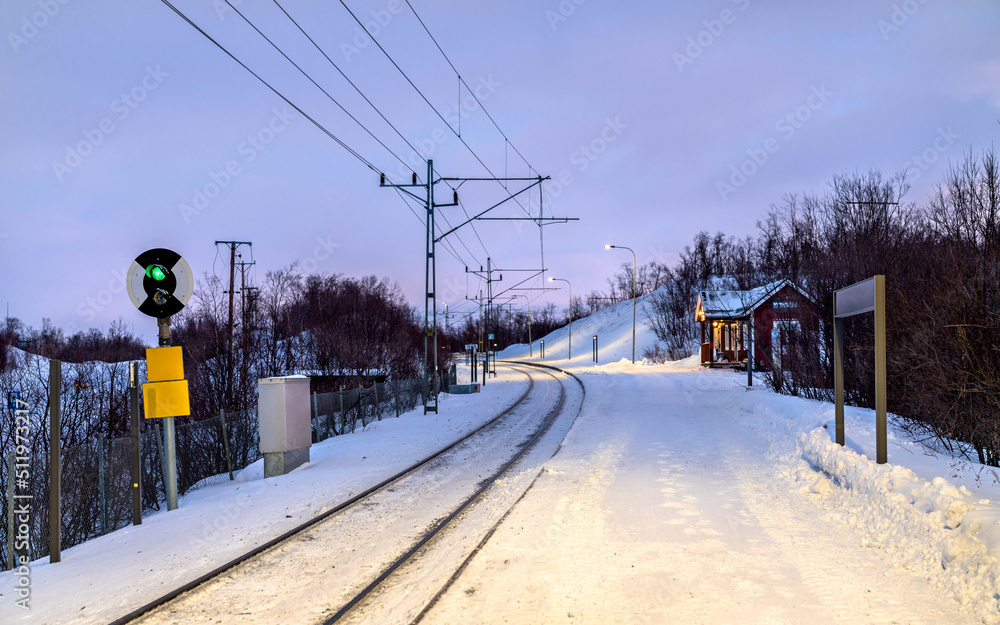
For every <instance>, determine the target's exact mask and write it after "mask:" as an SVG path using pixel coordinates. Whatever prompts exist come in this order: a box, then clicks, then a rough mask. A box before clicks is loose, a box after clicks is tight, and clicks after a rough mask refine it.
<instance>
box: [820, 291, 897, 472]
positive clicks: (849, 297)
mask: <svg viewBox="0 0 1000 625" xmlns="http://www.w3.org/2000/svg"><path fill="white" fill-rule="evenodd" d="M867 312H874V313H875V447H876V451H875V455H876V460H875V462H877V463H878V464H885V463H886V462H888V461H889V459H888V456H889V454H888V444H887V438H888V432H887V429H888V428H887V426H886V409H887V404H886V355H885V276H884V275H878V276H874V277H872V278H869V279H867V280H863V281H861V282H858V283H856V284H852V285H851V286H848V287H845V288H843V289H840V290H838V291H836V292H835V293H834V294H833V393H834V400H835V409H834V412H835V415H836V421H837V434H836V435H837V444H838V445H841V446H843V445H844V318H845V317H852V316H854V315H860V314H863V313H867Z"/></svg>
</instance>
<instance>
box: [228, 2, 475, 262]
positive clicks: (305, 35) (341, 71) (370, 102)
mask: <svg viewBox="0 0 1000 625" xmlns="http://www.w3.org/2000/svg"><path fill="white" fill-rule="evenodd" d="M229 2H230V0H226V3H227V4H229ZM272 2H274V4H275V6H277V7H278V9H279V10H281V12H282V13H284V14H285V16H286V17H287V18H288V19H289V21H291V22H292V24H293V25H294V26H295V27H296V28H297V29H298V30H299V32H300V33H302V35H303V36H304V37H305V38H306V39H307V40H308V41H309V43H311V44H312V45H313V47H314V48H316V50H317V51H318V52H319V53H320V54H322V55H323V58H325V59H326V60H327V62H329V63H330V65H332V66H333V68H334V69H336V70H337V72H338V73H339V74H340V75H341V76H342V77H343V78H344V80H346V81H347V82H348V84H350V85H351V87H353V88H354V90H355V91H356V92H357V93H358V95H360V96H361V97H362V98H363V99H364V100H365V102H367V103H368V105H369V106H371V107H372V109H373V110H374V111H375V112H376V113H378V115H379V116H380V117H381V118H382V119H383V120H384V121H385V123H386V124H388V125H389V127H390V128H392V129H393V131H394V132H395V133H396V134H397V135H398V136H399V138H400V139H402V140H403V142H404V143H406V145H407V146H409V148H410V149H411V150H413V152H414V153H416V154H419V151H418V150H417V149H416V148H415V147H414V146H413V144H412V143H410V141H409V140H408V139H407V138H406V137H405V136H404V135H403V133H402V132H400V131H399V129H398V128H396V126H395V125H394V124H393V123H392V122H390V121H389V119H388V118H387V117H386V116H385V115H384V114H383V113H382V111H381V110H380V109H379V108H378V107H377V106H376V105H375V104H374V103H373V102H372V101H371V99H370V98H368V96H367V95H365V93H364V92H363V91H362V90H361V89H360V88H359V87H358V86H357V85H356V84H355V83H354V82H353V81H352V80H351V79H350V78H349V77H348V76H347V74H346V73H345V72H344V71H343V70H342V69H341V68H340V66H338V65H337V64H336V63H335V62H334V61H333V59H331V58H330V56H329V55H328V54H327V53H326V51H325V50H323V48H322V47H321V46H320V45H319V44H318V43H316V40H315V39H313V38H312V36H310V35H309V33H308V32H306V30H305V29H304V28H303V27H302V25H301V24H299V22H298V21H297V20H296V19H295V18H293V17H292V15H291V14H290V13H289V12H288V11H287V10H285V8H284V7H283V6H282V5H281V3H280V2H278V0H272ZM230 6H231V5H230ZM345 7H346V5H345ZM234 10H235V8H234ZM348 11H350V9H348ZM237 13H239V11H238V10H237ZM352 15H353V13H352ZM240 17H243V15H242V14H240ZM243 19H244V20H246V18H245V17H244V18H243ZM355 19H356V18H355ZM247 23H250V22H249V20H247ZM251 26H253V24H251ZM254 30H257V32H260V31H259V30H258V29H257V28H256V27H254ZM262 36H263V34H262ZM265 39H267V38H266V37H265ZM268 43H271V42H270V40H268ZM376 43H377V42H376ZM271 45H272V46H273V45H274V44H273V43H272V44H271ZM276 49H277V48H276ZM279 52H280V50H279ZM383 52H384V50H383ZM282 55H283V56H285V58H288V57H287V55H284V53H283V52H282ZM386 56H387V57H388V54H386ZM391 60H392V59H391V57H390V61H391ZM289 61H290V62H291V59H289ZM393 63H394V64H395V62H394V61H393ZM292 64H293V65H295V63H294V62H292ZM296 68H297V69H299V71H300V72H302V73H303V74H304V75H306V77H307V78H308V77H309V76H308V75H307V74H305V72H303V71H302V70H301V69H300V68H298V65H296ZM397 69H399V66H398V65H397ZM400 72H402V70H400ZM404 76H405V74H404ZM310 80H312V79H311V78H310ZM407 80H409V78H407ZM313 84H316V83H315V81H313ZM410 84H413V83H412V82H411V83H410ZM317 87H319V85H317ZM414 88H416V86H415V85H414ZM320 89H321V90H322V88H321V87H320ZM417 91H418V93H419V89H418V90H417ZM324 93H326V91H325V90H324ZM422 95H423V94H422V93H421V96H422ZM331 99H332V98H331ZM425 101H426V98H425ZM428 104H430V102H428ZM338 106H340V105H339V104H338ZM341 108H343V107H341ZM345 112H346V111H345ZM348 115H350V113H348ZM351 119H355V118H354V116H352V115H351ZM355 121H357V120H356V119H355ZM358 124H359V125H361V126H362V128H365V127H364V125H362V124H361V122H358ZM365 130H366V131H368V129H367V128H365ZM369 134H371V132H370V131H369ZM372 136H373V138H374V135H372ZM376 141H378V142H379V144H380V145H382V146H383V147H385V148H386V150H388V151H389V153H390V154H392V155H393V156H395V157H396V159H397V160H399V161H400V162H401V163H403V165H404V166H405V167H406V168H407V169H409V170H410V171H411V172H413V173H416V172H415V171H414V170H413V168H412V167H410V166H409V164H407V163H406V162H404V161H403V159H401V158H400V157H399V156H398V155H396V154H395V153H394V152H392V150H390V149H389V148H388V147H386V146H385V144H384V143H382V142H381V141H379V140H378V139H377V138H376ZM446 184H448V186H449V187H450V188H451V189H452V190H453V191H454V190H455V187H452V186H451V184H449V183H446ZM407 206H408V207H409V204H407ZM410 210H411V211H412V210H413V209H412V207H410ZM462 210H463V211H465V207H464V206H463V207H462ZM466 216H468V212H467V211H466ZM442 217H444V215H442ZM421 222H422V223H423V220H421ZM445 222H446V223H447V218H445ZM449 227H450V224H449ZM472 229H473V232H475V234H476V238H477V239H479V243H480V245H482V247H483V251H484V252H486V255H487V256H489V255H490V253H489V250H487V249H486V245H485V243H483V239H482V237H481V236H480V235H479V232H478V231H476V229H475V227H474V226H473V228H472ZM459 241H460V242H461V244H462V246H463V247H465V249H466V251H468V252H469V254H471V255H472V256H473V258H475V254H472V251H471V250H469V247H468V246H467V245H466V244H465V242H464V241H461V238H460V237H459ZM452 253H453V254H454V253H455V251H454V250H452Z"/></svg>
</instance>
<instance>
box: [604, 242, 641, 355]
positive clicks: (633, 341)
mask: <svg viewBox="0 0 1000 625" xmlns="http://www.w3.org/2000/svg"><path fill="white" fill-rule="evenodd" d="M604 249H606V250H616V249H622V250H628V251H630V252H632V364H633V365H634V364H635V252H634V251H633V250H632V248H630V247H625V246H624V245H605V246H604Z"/></svg>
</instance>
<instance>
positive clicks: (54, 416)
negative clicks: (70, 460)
mask: <svg viewBox="0 0 1000 625" xmlns="http://www.w3.org/2000/svg"><path fill="white" fill-rule="evenodd" d="M61 397H62V362H60V361H58V360H50V361H49V562H50V563H53V564H54V563H56V562H59V561H60V560H62V551H61V549H60V540H59V532H60V529H61V520H62V512H61V511H60V509H59V494H60V489H61V488H62V486H61V484H60V481H59V433H60V431H61V428H60V425H59V422H60V416H61V414H60V408H61V404H60V398H61Z"/></svg>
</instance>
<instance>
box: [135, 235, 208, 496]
mask: <svg viewBox="0 0 1000 625" xmlns="http://www.w3.org/2000/svg"><path fill="white" fill-rule="evenodd" d="M125 286H126V288H127V290H128V296H129V299H131V300H132V303H133V304H134V305H135V307H136V308H138V309H139V312H141V313H142V314H144V315H149V316H150V317H156V325H157V327H158V329H159V347H158V348H154V349H148V350H146V372H147V377H148V378H149V383H147V384H143V404H144V406H145V413H146V418H147V419H157V418H159V419H163V438H164V447H165V451H166V456H167V457H166V462H165V463H164V469H165V471H164V473H165V474H164V476H163V478H164V479H163V481H164V483H165V485H166V491H167V509H168V510H176V509H177V456H176V445H175V438H176V437H175V434H174V417H178V416H184V415H188V414H191V408H190V400H189V397H188V385H187V381H186V380H184V367H183V364H182V356H181V348H179V347H176V348H172V347H171V346H170V317H171V316H172V315H176V314H177V313H179V312H180V311H181V310H183V309H184V306H185V305H187V303H188V301H190V299H191V293H192V292H193V291H194V275H193V274H192V273H191V267H190V266H189V265H188V264H187V261H186V260H184V259H183V258H181V255H180V254H178V253H177V252H175V251H173V250H168V249H165V248H162V247H157V248H154V249H151V250H146V251H145V252H143V253H142V254H139V255H138V256H136V258H135V260H134V261H132V266H131V267H129V270H128V279H127V280H126V281H125ZM136 405H137V407H136V409H137V410H138V403H137V404H136Z"/></svg>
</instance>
